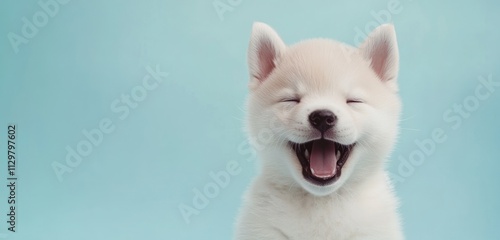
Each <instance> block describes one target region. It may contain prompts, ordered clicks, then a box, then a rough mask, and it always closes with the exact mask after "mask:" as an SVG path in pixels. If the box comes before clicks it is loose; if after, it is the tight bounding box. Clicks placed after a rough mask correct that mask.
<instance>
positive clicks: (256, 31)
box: [248, 22, 286, 90]
mask: <svg viewBox="0 0 500 240" xmlns="http://www.w3.org/2000/svg"><path fill="white" fill-rule="evenodd" d="M285 49H286V45H285V43H283V41H282V40H281V38H280V37H279V36H278V34H277V33H276V32H275V31H274V30H273V29H272V28H271V27H269V26H268V25H266V24H264V23H260V22H256V23H254V24H253V27H252V35H251V37H250V46H249V47H248V68H249V71H250V84H249V87H250V89H252V90H253V89H255V88H256V87H258V86H259V85H260V84H261V83H262V82H263V81H265V80H266V78H267V77H268V76H269V75H270V74H271V73H272V71H273V70H274V69H275V68H276V63H277V62H278V59H279V58H280V57H281V56H282V54H283V52H284V51H285Z"/></svg>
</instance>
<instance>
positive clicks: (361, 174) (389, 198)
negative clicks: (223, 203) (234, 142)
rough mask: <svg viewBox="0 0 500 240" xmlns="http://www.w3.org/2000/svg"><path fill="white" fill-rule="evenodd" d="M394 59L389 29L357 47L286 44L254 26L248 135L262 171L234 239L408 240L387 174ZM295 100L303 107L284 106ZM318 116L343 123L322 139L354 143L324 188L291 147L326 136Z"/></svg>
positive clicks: (394, 122)
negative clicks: (312, 120) (305, 172)
mask: <svg viewBox="0 0 500 240" xmlns="http://www.w3.org/2000/svg"><path fill="white" fill-rule="evenodd" d="M398 61H399V55H398V49H397V41H396V35H395V31H394V27H393V26H392V25H382V26H380V27H378V28H377V29H375V30H374V31H373V32H372V33H371V34H370V35H369V36H368V39H367V40H366V41H365V42H364V43H363V44H362V45H361V46H360V47H359V48H355V47H350V46H346V45H345V44H342V43H338V42H336V41H333V40H327V39H312V40H307V41H303V42H300V43H297V44H295V45H292V46H286V45H285V44H284V43H283V41H282V40H281V39H280V37H279V36H278V34H277V33H276V32H275V31H274V30H273V29H272V28H271V27H269V26H267V25H265V24H263V23H255V24H254V26H253V30H252V36H251V40H250V45H249V51H248V64H249V70H250V95H249V98H248V106H247V109H248V113H247V130H248V134H249V137H250V140H251V142H252V144H253V146H254V148H255V149H256V150H257V152H258V157H259V158H260V159H261V171H260V173H259V175H258V176H257V178H256V179H255V180H254V181H253V183H252V185H251V187H250V189H249V190H248V192H247V194H246V197H245V202H244V206H243V208H242V210H241V214H240V217H239V219H238V223H237V229H236V237H235V239H237V240H250V239H251V240H257V239H258V240H267V239H269V240H271V239H273V240H282V239H283V240H284V239H290V240H291V239H294V240H306V239H307V240H401V239H403V235H402V232H401V228H400V223H399V217H398V214H397V206H398V203H397V199H396V198H395V196H394V194H393V191H392V187H391V183H390V181H389V179H388V176H387V173H386V171H385V170H384V167H385V162H386V159H387V158H388V156H389V154H390V152H391V151H392V147H393V145H394V143H395V140H396V137H397V134H398V121H399V113H400V100H399V97H398V95H397V74H398ZM290 98H300V103H293V102H283V101H282V100H283V99H290ZM347 99H357V100H362V101H363V103H346V100H347ZM317 109H328V110H330V111H332V112H333V113H335V115H336V116H337V117H338V121H337V123H336V125H335V127H334V128H333V129H332V130H329V131H328V132H326V133H325V135H324V137H325V138H327V139H329V140H332V141H335V142H338V143H342V144H345V145H348V144H352V143H356V146H355V147H354V150H353V151H352V153H351V155H350V156H349V159H348V160H347V162H346V164H345V165H344V167H343V168H342V174H341V177H340V178H339V179H338V180H337V181H335V182H334V183H332V184H330V185H327V186H318V185H315V184H312V183H310V182H308V181H306V180H305V179H304V178H303V176H302V173H301V171H302V167H301V165H300V164H299V161H298V159H297V156H296V154H295V153H294V151H293V150H292V149H291V148H290V146H289V145H288V142H289V141H291V142H296V143H304V142H308V141H310V140H312V139H315V138H318V137H319V136H320V133H319V132H318V131H316V130H315V129H314V128H312V127H311V126H310V124H309V122H308V115H309V114H310V113H311V112H312V111H314V110H317Z"/></svg>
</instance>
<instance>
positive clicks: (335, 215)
mask: <svg viewBox="0 0 500 240" xmlns="http://www.w3.org/2000/svg"><path fill="white" fill-rule="evenodd" d="M245 205H246V207H245V208H244V213H243V214H242V215H243V216H246V217H245V218H242V219H240V222H239V225H241V226H245V227H244V228H240V231H238V232H237V236H238V239H261V240H262V239H274V240H285V239H288V240H305V239H308V240H361V239H362V240H393V239H394V240H399V239H403V238H402V236H401V234H400V229H399V219H398V216H397V214H396V212H395V211H394V209H395V208H396V207H397V201H396V200H395V198H394V196H393V194H392V192H391V190H390V185H389V183H388V182H387V180H386V179H385V176H384V175H383V173H381V175H379V176H377V177H374V178H373V179H372V181H371V182H365V183H363V184H360V185H359V186H357V187H356V189H351V192H344V191H339V192H338V193H336V194H333V195H331V196H324V197H320V198H318V197H315V196H312V195H311V194H309V193H307V192H305V191H303V190H301V189H300V188H293V187H292V188H289V187H288V188H287V187H284V186H277V185H274V184H273V183H269V182H266V180H265V178H258V179H257V180H256V181H255V182H254V183H253V184H252V187H251V188H250V191H249V192H248V194H247V197H246V202H245Z"/></svg>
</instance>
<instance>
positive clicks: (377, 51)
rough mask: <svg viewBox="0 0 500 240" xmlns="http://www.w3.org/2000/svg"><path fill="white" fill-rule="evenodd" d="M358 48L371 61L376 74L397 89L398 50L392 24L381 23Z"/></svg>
mask: <svg viewBox="0 0 500 240" xmlns="http://www.w3.org/2000/svg"><path fill="white" fill-rule="evenodd" d="M359 49H360V51H361V53H362V54H363V56H364V57H365V58H366V59H368V60H370V61H371V67H372V69H373V71H374V72H375V73H376V74H377V76H378V77H379V78H380V79H381V80H382V81H383V82H386V83H387V85H388V86H389V87H391V88H392V89H394V90H395V91H397V90H398V85H397V78H398V71H399V50H398V43H397V40H396V31H395V30H394V26H393V25H392V24H383V25H381V26H379V27H377V28H376V29H375V30H373V31H372V32H371V33H370V35H369V36H368V38H367V39H366V40H365V42H364V43H363V44H361V46H360V47H359Z"/></svg>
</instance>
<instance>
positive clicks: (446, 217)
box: [0, 0, 500, 240]
mask: <svg viewBox="0 0 500 240" xmlns="http://www.w3.org/2000/svg"><path fill="white" fill-rule="evenodd" d="M46 1H47V0H42V2H46ZM221 2H222V3H226V4H227V5H228V6H231V5H230V4H229V3H227V2H226V1H225V0H221ZM232 2H233V3H235V2H236V3H237V2H238V1H232ZM388 2H389V1H386V0H381V1H365V2H358V1H317V2H307V1H301V2H299V1H295V2H293V3H292V2H291V1H288V2H286V1H280V2H277V1H262V0H261V1H246V0H242V1H241V3H239V4H235V6H232V7H231V11H228V12H225V13H224V14H223V15H222V17H223V18H222V19H221V18H220V17H219V16H218V14H217V11H216V10H215V9H214V6H213V5H212V4H213V1H211V0H206V1H189V2H188V1H140V2H139V1H134V2H132V1H98V0H95V1H81V0H72V1H70V2H69V3H67V4H66V5H61V6H60V9H59V11H58V12H57V14H55V16H54V17H53V18H50V19H49V21H48V23H47V24H46V25H44V26H43V27H40V28H39V31H38V33H37V34H36V35H35V36H34V37H33V38H31V39H29V42H28V43H27V44H22V45H20V46H19V52H18V53H15V51H14V49H13V48H12V46H11V44H10V42H9V40H8V37H7V35H8V33H9V32H13V33H16V34H21V29H22V27H23V24H24V23H23V22H22V18H23V17H26V18H28V19H32V17H33V15H34V14H36V13H37V12H39V11H41V7H40V6H39V5H38V4H37V1H23V2H22V3H20V2H19V1H14V0H7V1H2V3H0V36H1V40H0V54H1V55H0V57H1V58H0V96H1V99H0V100H1V101H0V129H1V130H0V143H1V144H0V160H1V161H0V167H1V168H0V177H1V179H0V186H2V187H1V188H0V189H1V190H0V214H1V215H0V219H1V221H0V236H2V235H1V234H8V235H7V239H23V240H25V239H26V240H27V239H47V240H57V239H64V240H66V239H71V240H79V239H82V240H83V239H85V240H86V239H230V238H231V236H232V232H233V223H234V219H235V217H236V215H237V211H238V208H239V205H240V203H241V201H240V198H241V195H242V193H243V192H244V190H245V188H246V186H247V185H248V184H249V182H250V180H251V178H252V177H253V176H254V175H255V173H256V167H255V165H256V164H255V161H246V159H248V158H250V159H251V160H254V158H252V156H251V154H249V153H248V152H242V151H241V149H239V146H240V145H241V144H245V136H244V134H243V131H242V125H243V123H242V119H243V116H244V112H243V111H242V109H243V107H244V100H245V96H246V94H247V88H246V84H247V80H248V73H247V67H246V50H247V44H248V39H249V34H250V30H251V24H252V22H254V21H263V22H266V23H268V24H270V25H271V26H273V27H274V28H275V29H276V30H277V31H278V32H279V33H280V35H281V36H282V38H283V39H284V41H285V42H286V43H289V44H291V43H294V42H297V41H300V40H302V39H307V38H312V37H326V38H335V39H338V40H340V41H344V42H346V43H349V44H353V43H354V42H355V40H354V39H355V36H356V30H355V29H356V28H358V29H361V31H364V28H365V26H366V25H367V24H370V23H373V22H375V23H376V20H375V18H374V16H373V15H371V12H372V11H374V12H378V11H380V10H387V3H388ZM400 4H401V7H402V11H401V12H400V13H398V14H391V20H390V21H391V22H394V24H395V26H396V31H397V35H398V41H399V47H400V57H401V70H400V78H399V79H400V89H401V95H402V99H403V102H404V114H403V121H402V123H401V125H402V132H401V137H400V141H399V143H398V145H397V147H396V150H395V152H394V154H393V156H392V158H391V164H390V166H389V170H390V171H391V172H392V173H394V174H398V175H396V176H399V177H401V170H400V169H399V168H400V166H401V164H403V163H402V161H401V159H400V158H399V156H402V157H403V158H406V159H408V157H409V156H410V154H411V153H412V152H413V151H415V150H418V147H417V146H416V145H415V143H414V141H415V140H422V139H425V138H429V136H431V133H432V131H433V129H435V128H441V129H442V130H443V131H444V132H445V134H446V136H447V138H446V139H447V140H446V141H445V142H443V143H440V144H437V146H436V149H435V150H434V151H433V152H432V153H431V154H430V155H429V156H427V157H426V158H425V161H424V162H423V163H422V164H421V165H418V166H414V167H413V168H414V169H413V173H411V174H406V173H404V172H403V175H405V177H403V178H401V179H402V180H401V179H400V180H401V181H400V182H397V183H396V190H397V193H398V195H399V196H400V198H401V203H402V207H401V213H402V216H403V219H404V229H405V235H406V236H407V239H409V240H421V239H425V240H433V239H436V240H442V239H455V240H462V239H463V240H469V239H500V219H499V216H500V206H499V202H500V187H499V186H498V183H499V180H498V171H499V169H500V159H499V158H500V150H499V143H500V128H499V126H498V123H499V122H500V105H499V104H500V88H499V87H497V88H496V89H494V90H495V91H494V92H493V93H491V95H490V96H489V98H488V99H486V100H482V101H480V102H479V108H478V109H477V110H475V111H473V112H472V113H470V116H469V117H467V118H461V119H462V122H461V125H460V126H459V127H458V128H457V129H452V128H451V126H452V125H453V124H452V123H450V122H449V121H446V120H444V119H443V114H445V112H446V111H447V110H449V109H452V107H453V105H454V104H462V103H463V101H465V100H466V99H468V98H467V97H468V96H473V95H474V93H475V88H476V87H477V86H478V85H479V84H480V82H479V81H478V77H479V76H488V75H490V74H492V78H493V81H496V82H497V83H498V82H500V70H499V66H500V57H499V56H500V45H499V43H500V32H499V29H498V23H499V22H500V15H499V14H498V13H499V11H500V5H499V4H498V3H497V2H495V1H468V2H465V1H458V2H457V1H451V0H446V1H431V0H426V1H424V0H420V1H419V0H413V1H410V0H401V1H400ZM377 24H378V23H377ZM156 65H159V66H160V69H161V70H162V71H165V72H168V73H169V74H170V75H169V76H168V77H167V78H166V79H165V80H164V81H163V82H162V83H161V84H160V85H159V86H158V88H156V89H155V90H152V91H150V92H148V95H147V98H146V99H145V100H144V101H142V102H140V103H139V105H138V107H137V108H135V109H133V110H131V112H130V115H129V116H128V117H126V118H125V119H123V120H120V119H119V118H118V116H119V114H116V113H115V112H113V111H112V110H111V109H110V104H111V103H112V102H113V101H115V100H116V99H120V96H121V95H122V94H125V93H130V91H131V90H132V89H133V88H134V87H136V86H138V85H140V84H141V81H142V78H143V77H144V76H145V75H147V71H146V67H147V66H152V67H153V68H154V67H155V66H156ZM469 100H470V99H469ZM453 116H455V117H456V116H458V115H457V114H456V113H455V114H453ZM103 118H110V119H111V120H112V121H113V124H114V126H115V127H116V128H115V130H114V131H113V132H112V133H110V134H106V135H105V136H104V139H103V141H102V143H101V144H99V145H98V146H97V147H94V148H93V150H92V152H91V154H90V155H89V156H87V157H84V159H83V161H82V162H81V164H80V165H79V166H78V167H76V168H75V169H74V171H73V172H72V173H68V174H65V175H64V176H63V181H62V182H59V181H58V179H57V177H56V175H55V173H54V171H53V169H52V165H51V164H52V163H53V162H54V161H57V162H60V163H64V161H65V160H64V159H65V156H66V154H67V152H66V149H65V148H66V146H70V147H72V148H75V146H76V145H77V143H78V142H79V141H81V140H83V139H85V137H84V136H83V134H82V130H84V129H87V130H90V129H93V128H96V127H98V126H99V121H100V120H101V119H103ZM8 123H15V124H17V125H18V129H19V130H18V139H17V144H18V153H17V154H18V158H19V162H18V169H17V171H18V176H19V179H20V180H19V182H18V185H19V186H18V200H19V202H18V203H19V204H18V209H19V211H18V223H17V233H15V234H11V233H8V232H7V231H6V228H7V226H6V223H5V219H6V212H5V211H6V210H7V205H6V188H5V187H4V185H5V184H6V181H5V180H4V179H5V173H6V155H7V154H6V150H5V147H6V146H5V145H6V138H7V137H6V132H7V130H6V128H7V124H8ZM232 160H235V161H237V162H238V163H239V167H240V169H241V172H240V173H239V174H237V175H236V176H233V177H232V178H231V180H230V183H229V185H228V186H227V187H226V188H224V189H222V190H220V192H219V194H218V195H217V196H216V197H215V198H213V199H210V203H209V205H208V206H206V207H205V208H203V209H201V210H200V212H199V214H198V215H195V216H192V217H191V218H190V222H189V223H186V222H185V220H184V218H183V216H182V215H181V213H180V211H179V209H178V206H179V204H186V205H192V203H191V201H192V199H193V197H194V193H193V191H192V190H193V189H194V188H196V189H202V188H203V187H204V186H205V185H206V184H209V183H210V182H212V180H211V178H210V176H209V173H210V172H212V171H214V172H217V171H220V170H223V169H224V168H225V166H226V163H227V162H229V161H232Z"/></svg>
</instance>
